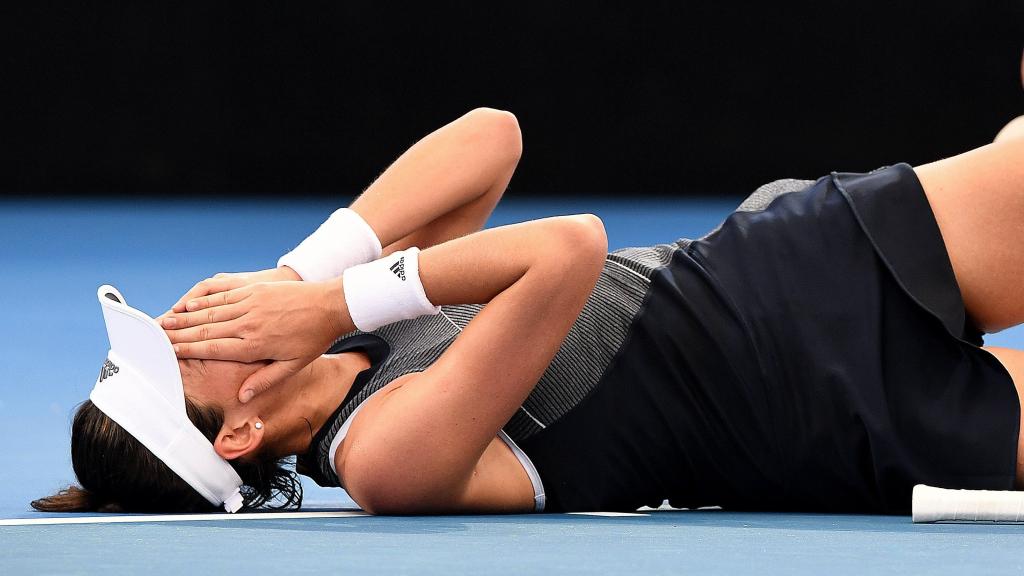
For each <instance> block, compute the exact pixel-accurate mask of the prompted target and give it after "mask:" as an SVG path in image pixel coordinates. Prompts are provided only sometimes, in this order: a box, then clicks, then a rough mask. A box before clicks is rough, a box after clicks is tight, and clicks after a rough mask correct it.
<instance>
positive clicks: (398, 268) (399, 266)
mask: <svg viewBox="0 0 1024 576" xmlns="http://www.w3.org/2000/svg"><path fill="white" fill-rule="evenodd" d="M391 271H392V272H394V273H395V276H398V278H399V279H400V280H401V281H402V282H405V256H402V257H401V258H399V259H398V262H395V263H394V264H392V265H391Z"/></svg>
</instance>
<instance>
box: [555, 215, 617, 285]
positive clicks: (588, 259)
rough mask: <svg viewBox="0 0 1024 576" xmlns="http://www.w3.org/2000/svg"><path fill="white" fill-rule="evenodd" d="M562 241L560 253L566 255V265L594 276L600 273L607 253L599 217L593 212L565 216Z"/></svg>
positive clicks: (603, 230)
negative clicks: (563, 247)
mask: <svg viewBox="0 0 1024 576" xmlns="http://www.w3.org/2000/svg"><path fill="white" fill-rule="evenodd" d="M562 242H564V243H565V244H564V245H565V250H564V251H562V254H564V255H565V257H566V261H567V262H566V263H567V265H569V266H572V267H575V268H579V269H580V270H579V271H578V272H589V273H590V274H592V275H593V276H595V277H596V276H597V274H599V273H600V271H601V269H602V268H603V267H604V261H605V257H606V256H607V255H608V235H607V233H606V232H605V229H604V222H602V221H601V219H600V218H599V217H597V216H596V215H594V214H576V215H574V216H567V217H565V218H564V226H563V229H562Z"/></svg>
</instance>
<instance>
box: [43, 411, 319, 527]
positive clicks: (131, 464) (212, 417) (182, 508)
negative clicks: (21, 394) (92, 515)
mask: <svg viewBox="0 0 1024 576" xmlns="http://www.w3.org/2000/svg"><path fill="white" fill-rule="evenodd" d="M185 409H186V412H187V414H188V418H189V420H191V421H192V423H193V424H195V426H196V428H198V429H199V431H200V432H202V433H203V435H204V436H206V437H207V438H208V439H209V440H210V442H213V441H214V439H215V438H216V437H217V433H218V432H219V431H220V429H221V426H222V425H223V423H224V414H223V412H221V411H220V410H219V409H217V408H213V407H209V406H199V405H197V404H195V403H194V402H192V401H190V400H189V399H188V398H186V399H185ZM71 463H72V466H73V467H74V469H75V476H76V477H77V478H78V482H79V483H80V484H81V487H79V486H69V487H67V488H65V489H63V490H61V491H60V492H58V493H56V494H54V495H53V496H47V497H46V498H40V499H38V500H34V501H33V502H32V507H33V508H35V509H36V510H41V511H43V512H84V511H97V512H199V511H211V510H214V509H216V508H217V507H216V506H214V505H212V504H210V503H209V502H207V501H206V499H205V498H203V497H202V496H201V495H200V494H199V493H198V492H196V491H195V490H194V489H193V488H192V487H191V486H189V485H188V484H187V483H186V482H185V481H184V480H182V479H181V478H179V477H178V475H177V474H175V473H174V472H172V471H171V469H170V468H168V467H167V465H166V464H164V463H163V462H162V461H161V460H159V459H158V458H157V457H156V456H154V455H153V453H152V452H150V451H149V449H147V448H146V447H145V446H143V445H142V443H141V442H139V441H138V440H136V439H135V437H134V436H132V435H131V434H129V433H128V432H126V431H125V429H124V428H122V427H121V426H120V425H118V424H117V423H116V422H114V421H113V420H111V419H110V418H109V417H107V415H106V414H104V413H103V412H102V411H101V410H100V409H99V408H97V407H96V405H94V404H93V403H92V402H91V401H89V400H86V401H85V402H83V403H82V405H81V406H79V407H78V411H77V412H76V413H75V419H74V422H73V423H72V425H71ZM231 466H232V467H234V469H235V470H236V471H237V472H238V475H239V476H240V477H241V478H242V482H244V484H245V485H244V486H243V487H242V496H243V498H244V499H245V507H246V508H248V509H253V508H272V509H282V508H298V507H300V506H301V505H302V485H301V484H300V483H299V479H298V476H297V475H296V474H295V472H294V471H293V470H290V469H288V468H285V461H284V460H268V461H264V462H258V463H245V462H239V461H237V460H236V461H232V462H231Z"/></svg>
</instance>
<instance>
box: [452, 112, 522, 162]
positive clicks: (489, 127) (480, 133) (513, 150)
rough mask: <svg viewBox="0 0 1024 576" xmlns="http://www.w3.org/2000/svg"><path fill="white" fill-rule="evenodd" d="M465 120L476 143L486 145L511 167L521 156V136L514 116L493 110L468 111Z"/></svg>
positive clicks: (517, 121)
mask: <svg viewBox="0 0 1024 576" xmlns="http://www.w3.org/2000/svg"><path fill="white" fill-rule="evenodd" d="M465 118H466V120H467V121H468V122H469V123H470V124H471V125H472V134H473V138H474V140H476V142H477V143H479V144H483V145H486V146H487V147H488V148H489V149H490V150H492V151H494V152H495V153H496V154H498V155H499V156H500V157H501V159H502V160H503V161H505V162H508V163H511V164H513V165H515V164H517V163H518V162H519V159H520V158H521V157H522V155H523V135H522V132H521V131H520V129H519V120H518V119H517V118H516V116H515V114H513V113H511V112H508V111H505V110H497V109H494V108H476V109H474V110H470V111H469V112H468V113H467V114H466V116H465Z"/></svg>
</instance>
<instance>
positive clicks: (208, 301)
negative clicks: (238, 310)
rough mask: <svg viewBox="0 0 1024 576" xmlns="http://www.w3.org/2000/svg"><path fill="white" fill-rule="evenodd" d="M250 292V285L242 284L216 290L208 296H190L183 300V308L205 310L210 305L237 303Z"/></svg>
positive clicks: (194, 310) (191, 310)
mask: <svg viewBox="0 0 1024 576" xmlns="http://www.w3.org/2000/svg"><path fill="white" fill-rule="evenodd" d="M251 294H252V287H251V286H249V285H245V286H242V287H241V288H235V289H233V290H228V291H226V292H217V293H215V294H210V295H209V296H200V297H199V298H192V299H190V300H188V301H186V302H185V310H187V311H189V312H196V311H198V310H205V309H207V308H210V307H211V306H227V305H228V304H237V303H238V302H241V301H242V300H245V299H246V298H248V297H249V296H250V295H251Z"/></svg>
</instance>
